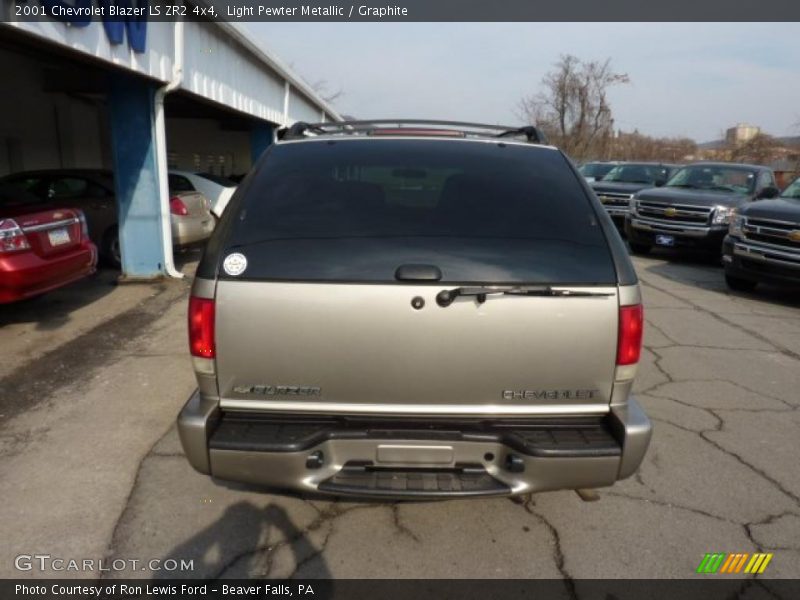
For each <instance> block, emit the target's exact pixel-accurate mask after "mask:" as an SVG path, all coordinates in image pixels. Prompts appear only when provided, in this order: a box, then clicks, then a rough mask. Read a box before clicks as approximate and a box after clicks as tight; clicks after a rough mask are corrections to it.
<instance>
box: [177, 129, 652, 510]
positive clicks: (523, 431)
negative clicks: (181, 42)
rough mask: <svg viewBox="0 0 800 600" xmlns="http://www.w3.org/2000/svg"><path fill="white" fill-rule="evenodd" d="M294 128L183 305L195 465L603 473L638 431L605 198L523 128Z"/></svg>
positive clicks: (632, 356)
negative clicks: (193, 381)
mask: <svg viewBox="0 0 800 600" xmlns="http://www.w3.org/2000/svg"><path fill="white" fill-rule="evenodd" d="M416 123H417V124H416V126H413V125H412V124H409V123H408V122H397V121H394V122H392V124H387V123H385V122H384V123H381V122H370V123H363V122H351V123H348V124H342V123H327V124H320V125H307V124H297V125H295V126H293V127H292V128H291V129H289V130H285V131H284V132H283V135H282V136H281V138H282V139H281V140H280V141H278V142H277V143H275V144H273V145H272V146H271V147H270V149H269V150H268V151H267V152H265V154H264V155H263V156H262V158H261V159H260V160H259V162H258V164H257V165H256V167H255V168H254V170H253V171H252V173H251V174H250V175H248V177H247V178H246V179H245V180H244V181H243V182H242V184H241V185H240V187H239V189H238V191H237V192H236V194H235V196H234V197H233V198H232V200H231V202H230V205H229V206H228V208H227V210H226V211H225V214H224V216H223V218H222V220H221V221H220V224H219V226H218V227H217V229H216V231H215V232H214V235H213V236H212V238H211V241H210V243H209V246H208V248H207V250H206V253H205V255H204V257H203V259H202V261H201V263H200V265H199V267H198V271H197V278H196V280H195V283H194V287H193V289H192V296H191V299H190V306H189V329H190V345H191V352H192V355H193V362H194V368H195V371H196V375H197V380H198V383H199V389H198V390H197V391H196V392H195V394H194V395H193V396H192V397H191V398H190V399H189V401H188V403H187V404H186V406H185V407H184V408H183V410H182V412H181V413H180V415H179V417H178V426H179V432H180V437H181V442H182V444H183V448H184V450H185V452H186V455H187V457H188V459H189V461H190V462H191V464H192V465H193V466H194V467H195V468H196V469H197V470H198V471H201V472H203V473H208V474H210V475H212V476H214V477H217V478H220V479H226V480H234V481H240V482H252V483H256V484H263V485H267V486H270V487H274V488H282V489H290V490H296V491H305V492H317V493H325V494H331V495H344V496H366V497H383V498H404V497H412V498H425V497H427V498H437V497H448V496H484V495H502V494H520V493H525V492H531V491H543V490H555V489H565V488H566V489H571V488H584V487H599V486H607V485H611V484H612V483H614V482H615V481H616V480H618V479H622V478H624V477H628V476H630V475H631V474H632V473H633V472H634V471H635V470H636V469H637V467H638V466H639V464H640V463H641V461H642V458H643V456H644V454H645V451H646V449H647V446H648V443H649V439H650V432H651V426H650V422H649V421H648V419H647V417H646V416H645V415H644V413H643V412H642V410H641V408H640V407H639V405H638V404H637V402H636V400H635V399H634V397H633V396H632V395H631V386H632V383H633V378H634V375H635V373H636V366H637V363H638V361H639V353H640V348H641V335H642V324H643V314H642V306H641V298H640V292H639V286H638V283H637V279H636V274H635V272H634V270H633V267H632V265H631V262H630V260H629V258H628V256H627V253H626V251H625V247H624V245H623V243H622V241H621V239H620V237H619V234H618V233H617V231H616V230H615V228H614V225H613V223H612V222H611V220H610V219H609V217H608V215H607V214H606V212H605V211H604V210H603V207H602V205H601V204H600V203H599V202H598V201H597V198H596V197H595V196H594V194H593V193H592V191H591V190H590V189H589V188H588V187H587V185H586V183H585V182H584V180H583V178H582V177H581V176H580V175H579V173H578V172H577V171H576V169H575V167H574V166H573V165H572V164H571V163H570V161H569V160H568V159H567V158H566V157H565V156H564V155H563V154H562V153H561V152H560V151H559V150H557V149H556V148H553V147H551V146H547V145H545V144H544V143H542V142H541V138H540V137H539V134H538V132H537V131H536V130H535V129H533V128H523V129H520V130H508V131H506V130H503V129H502V128H496V127H492V126H477V125H468V124H454V123H449V122H439V123H430V122H422V123H420V122H416Z"/></svg>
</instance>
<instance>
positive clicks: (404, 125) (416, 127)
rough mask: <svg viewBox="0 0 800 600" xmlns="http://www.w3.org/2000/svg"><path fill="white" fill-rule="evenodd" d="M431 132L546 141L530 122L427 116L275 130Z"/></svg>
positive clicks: (292, 136) (294, 133)
mask: <svg viewBox="0 0 800 600" xmlns="http://www.w3.org/2000/svg"><path fill="white" fill-rule="evenodd" d="M405 130H407V131H408V135H423V136H424V135H431V136H444V137H471V138H523V139H525V140H526V141H527V142H529V143H531V144H547V136H545V135H544V133H543V132H542V130H541V129H539V128H538V127H534V126H533V125H526V126H524V127H509V126H505V125H487V124H485V123H466V122H462V121H435V120H429V119H378V120H370V121H331V122H327V123H306V122H305V121H298V122H297V123H294V124H293V125H292V126H291V127H284V128H281V129H279V130H278V139H279V140H297V139H304V138H308V137H314V136H319V135H325V136H357V135H403V134H404V133H406V131H405Z"/></svg>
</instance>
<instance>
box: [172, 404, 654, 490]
mask: <svg viewBox="0 0 800 600" xmlns="http://www.w3.org/2000/svg"><path fill="white" fill-rule="evenodd" d="M219 418H220V412H219V409H218V406H217V404H216V402H214V401H209V400H203V399H202V398H201V397H200V394H199V392H195V393H194V394H193V395H192V397H191V398H190V399H189V401H188V402H187V403H186V405H185V406H184V408H183V410H182V411H181V413H180V415H179V416H178V433H179V435H180V439H181V444H182V446H183V449H184V452H185V453H186V457H187V459H188V460H189V463H190V464H191V465H192V466H193V467H194V468H195V469H196V470H198V471H200V472H201V473H205V474H209V475H211V476H213V477H216V478H219V479H224V480H230V481H238V482H243V483H252V484H256V485H264V486H269V487H272V488H279V489H288V490H294V491H300V492H314V493H326V491H327V489H328V488H326V485H327V484H328V483H329V482H330V481H331V480H332V479H333V478H335V477H336V476H337V475H339V474H341V473H342V472H343V471H345V470H346V465H348V464H353V463H364V462H369V463H371V464H375V465H377V466H379V467H382V468H387V469H391V468H395V467H396V468H401V469H411V468H413V469H415V470H418V471H421V472H423V473H425V472H435V470H436V469H448V468H455V467H458V466H459V465H478V466H480V467H481V468H482V469H484V470H485V473H486V474H487V475H488V476H490V477H491V478H493V479H494V480H495V481H496V482H497V484H498V486H499V487H498V486H496V487H495V488H494V490H493V491H492V492H491V493H492V494H497V493H501V494H506V495H515V494H524V493H528V492H540V491H549V490H558V489H578V488H594V487H604V486H609V485H612V484H613V483H614V482H615V481H617V480H619V479H624V478H626V477H629V476H631V475H632V474H633V473H634V472H635V471H636V469H637V468H638V467H639V465H640V464H641V462H642V460H643V458H644V455H645V453H646V452H647V448H648V445H649V443H650V436H651V433H652V425H651V423H650V421H649V419H648V418H647V416H646V415H645V414H644V412H643V410H642V408H641V407H640V406H639V404H638V402H636V400H635V399H634V398H633V397H629V399H628V401H627V403H626V404H624V405H620V406H612V407H611V410H610V413H609V425H610V430H611V432H612V433H613V436H614V438H615V439H616V440H617V442H618V443H619V445H620V449H621V451H618V452H617V453H616V454H615V455H608V456H603V455H599V456H541V455H527V454H521V453H520V452H518V451H517V450H515V449H514V448H511V447H509V446H507V445H506V444H503V443H499V442H498V441H497V440H488V441H480V440H476V441H439V440H436V439H435V438H431V439H424V440H418V439H413V440H410V439H405V438H402V437H401V438H399V439H386V438H383V437H382V438H374V439H370V438H369V437H366V438H364V439H361V438H360V439H349V438H348V439H336V438H333V439H326V440H325V441H322V442H320V443H318V444H315V445H313V446H310V447H307V448H303V449H302V450H299V451H262V450H252V449H249V450H248V449H235V450H231V449H224V448H218V447H215V448H209V439H210V437H211V434H212V432H213V430H214V428H215V426H216V422H217V420H218V419H219ZM387 448H388V449H387ZM317 453H319V455H320V456H322V457H324V460H323V461H322V462H321V464H320V465H317V466H315V467H314V468H311V467H309V462H308V461H309V459H310V458H311V457H312V455H316V454H317ZM511 454H513V455H514V456H515V457H516V459H518V460H519V463H518V464H517V465H516V467H517V468H516V469H514V470H510V469H509V468H508V458H509V455H511ZM498 490H499V491H498ZM330 493H333V492H330ZM335 495H356V496H370V495H373V496H380V497H382V498H386V497H409V496H411V495H414V496H416V497H434V496H435V497H440V496H442V495H445V496H446V495H448V494H447V493H446V492H445V493H437V494H425V493H417V494H410V493H400V492H398V493H397V494H392V493H391V492H387V491H386V490H383V492H382V493H380V494H377V493H376V494H368V493H359V492H357V491H354V492H351V493H347V492H342V491H338V492H335ZM449 495H452V496H460V495H464V494H459V493H456V492H455V491H454V492H453V493H452V494H449ZM471 495H480V494H471Z"/></svg>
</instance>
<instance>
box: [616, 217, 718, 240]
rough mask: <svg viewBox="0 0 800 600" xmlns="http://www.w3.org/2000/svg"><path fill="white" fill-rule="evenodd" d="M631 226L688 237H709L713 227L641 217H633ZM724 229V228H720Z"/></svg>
mask: <svg viewBox="0 0 800 600" xmlns="http://www.w3.org/2000/svg"><path fill="white" fill-rule="evenodd" d="M630 222H631V227H633V228H634V229H640V230H642V231H650V232H653V233H666V234H673V235H683V236H686V237H698V238H702V237H707V236H708V235H709V234H710V233H711V232H712V231H713V229H712V228H711V227H705V226H702V225H672V224H669V223H663V222H661V221H651V220H649V219H642V218H641V217H631V219H630ZM720 231H722V228H721V229H720Z"/></svg>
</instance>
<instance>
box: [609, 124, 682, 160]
mask: <svg viewBox="0 0 800 600" xmlns="http://www.w3.org/2000/svg"><path fill="white" fill-rule="evenodd" d="M696 152H697V144H696V143H695V142H694V140H691V139H689V138H666V137H663V138H656V137H651V136H649V135H644V134H642V133H639V132H638V131H634V132H633V133H622V132H619V133H618V134H617V135H616V137H615V138H614V145H613V148H611V150H610V152H609V156H608V157H609V158H611V159H615V160H652V161H664V162H680V161H682V160H685V159H686V157H689V156H694V155H695V153H696Z"/></svg>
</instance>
